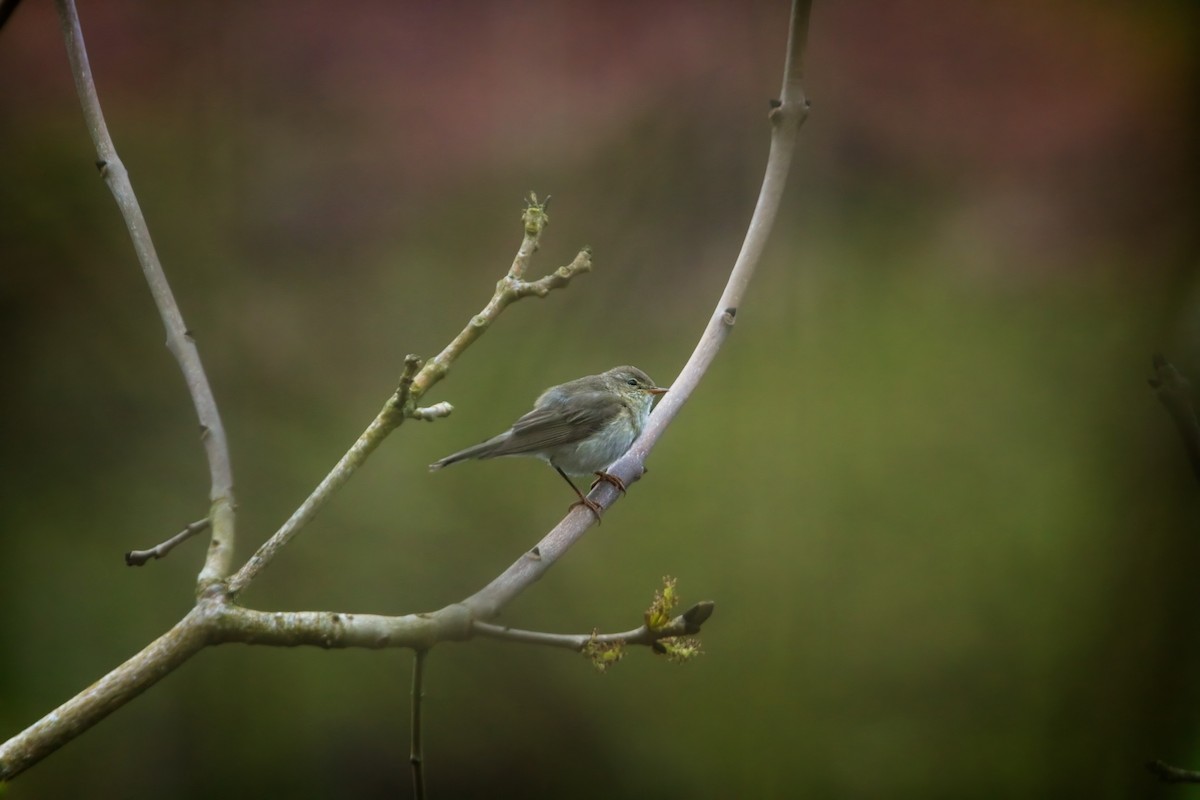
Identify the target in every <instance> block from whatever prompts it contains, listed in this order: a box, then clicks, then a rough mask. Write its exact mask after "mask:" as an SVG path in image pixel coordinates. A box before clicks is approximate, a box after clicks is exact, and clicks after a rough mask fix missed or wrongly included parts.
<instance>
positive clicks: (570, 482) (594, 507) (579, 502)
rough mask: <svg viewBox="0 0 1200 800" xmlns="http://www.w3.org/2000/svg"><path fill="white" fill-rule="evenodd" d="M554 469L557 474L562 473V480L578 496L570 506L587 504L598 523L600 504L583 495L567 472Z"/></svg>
mask: <svg viewBox="0 0 1200 800" xmlns="http://www.w3.org/2000/svg"><path fill="white" fill-rule="evenodd" d="M551 466H553V465H551ZM554 469H555V471H556V472H557V473H558V474H559V475H562V478H563V480H564V481H566V482H567V485H568V486H570V487H571V489H572V490H573V491H574V492H575V495H576V496H577V497H578V498H579V499H578V500H577V501H575V502H574V503H571V508H574V507H575V506H587V508H588V510H589V511H591V512H592V513H593V514H595V515H596V524H599V523H600V504H599V503H597V502H596V501H594V500H588V499H587V498H586V497H584V496H583V492H581V491H579V487H578V486H576V485H575V481H573V480H571V479H570V478H568V477H567V473H565V472H563V471H562V470H561V469H559V468H558V467H554Z"/></svg>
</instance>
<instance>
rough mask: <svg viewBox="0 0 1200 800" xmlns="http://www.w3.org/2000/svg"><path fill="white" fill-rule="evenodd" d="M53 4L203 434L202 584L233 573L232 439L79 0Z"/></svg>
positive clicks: (107, 178)
mask: <svg viewBox="0 0 1200 800" xmlns="http://www.w3.org/2000/svg"><path fill="white" fill-rule="evenodd" d="M55 5H56V7H57V8H58V16H59V21H60V23H61V26H62V32H63V37H64V39H65V40H66V45H67V57H68V59H69V60H70V62H71V74H72V76H73V77H74V78H75V91H76V92H77V93H78V95H79V101H80V103H81V104H82V106H83V116H84V120H85V121H86V122H87V127H88V133H90V134H91V137H92V143H93V144H94V145H95V147H96V157H97V161H96V166H97V167H98V168H99V169H100V175H101V176H102V177H103V178H104V182H105V183H106V184H108V188H109V191H111V192H112V195H113V198H114V199H116V201H117V207H118V208H120V210H121V217H122V218H123V219H124V220H125V227H126V228H128V229H129V236H130V238H131V239H132V240H133V249H134V251H135V252H136V253H137V258H138V262H139V263H140V264H141V265H142V272H143V274H144V275H145V276H146V283H147V284H148V285H149V286H150V294H151V295H153V297H154V304H155V305H156V306H157V307H158V313H159V316H161V317H162V322H163V327H165V328H166V329H167V349H169V350H170V351H171V354H172V355H173V356H175V360H176V361H178V362H179V368H180V369H181V370H182V371H183V379H184V381H185V382H186V383H187V387H188V393H189V394H190V395H191V398H192V405H194V406H195V408H196V415H197V416H198V417H199V418H200V430H201V437H200V438H201V440H202V441H203V442H204V452H205V455H206V456H207V457H208V472H209V477H210V479H211V481H212V488H211V489H210V490H209V500H210V501H211V502H212V508H211V510H210V519H211V520H212V523H213V525H212V544H211V546H210V547H209V548H208V555H207V558H206V560H205V564H204V568H203V569H202V570H201V571H200V575H199V577H198V579H197V581H198V584H199V586H200V588H201V589H203V588H204V586H206V585H207V584H210V583H211V582H212V581H214V580H217V579H219V578H223V577H224V576H225V575H227V574H229V566H230V563H231V559H232V557H233V543H234V515H233V508H234V500H233V466H232V462H231V461H230V458H229V444H228V442H227V441H226V439H225V426H224V425H222V424H221V415H220V413H218V411H217V401H216V398H215V397H214V396H213V393H212V388H211V387H210V386H209V385H208V376H207V375H206V374H205V372H204V365H203V364H202V363H201V362H200V351H199V350H197V349H196V342H195V340H194V339H193V338H192V334H191V331H189V330H188V327H187V325H185V324H184V321H183V314H182V313H181V312H180V310H179V305H178V304H177V303H176V302H175V295H174V294H173V293H172V292H171V285H170V284H169V283H168V282H167V276H166V273H164V272H163V268H162V264H161V263H159V260H158V253H157V252H156V251H155V249H154V242H153V240H151V238H150V230H149V228H148V227H147V226H146V218H145V217H144V216H143V215H142V208H141V206H140V205H139V204H138V200H137V195H135V194H134V192H133V184H132V183H130V181H129V173H128V172H127V171H126V170H125V165H124V164H123V163H121V159H120V158H118V157H117V149H116V147H115V146H114V145H113V141H112V137H111V136H110V135H109V133H108V125H106V124H105V122H104V112H103V111H101V110H100V98H99V97H98V96H97V94H96V84H95V82H94V81H93V80H92V68H91V65H90V64H89V63H88V56H87V50H86V48H85V47H84V44H83V31H82V30H81V29H80V27H79V15H78V13H76V11H75V3H74V1H73V0H56V2H55Z"/></svg>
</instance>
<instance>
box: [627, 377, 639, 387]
mask: <svg viewBox="0 0 1200 800" xmlns="http://www.w3.org/2000/svg"><path fill="white" fill-rule="evenodd" d="M625 382H626V383H628V384H629V385H630V386H637V385H638V382H637V378H630V379H629V380H627V381H625Z"/></svg>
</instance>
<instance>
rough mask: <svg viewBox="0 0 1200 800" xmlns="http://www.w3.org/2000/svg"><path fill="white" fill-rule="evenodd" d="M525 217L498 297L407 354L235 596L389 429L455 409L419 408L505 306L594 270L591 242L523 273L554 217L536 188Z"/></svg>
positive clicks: (237, 578)
mask: <svg viewBox="0 0 1200 800" xmlns="http://www.w3.org/2000/svg"><path fill="white" fill-rule="evenodd" d="M521 219H522V222H523V223H524V228H525V235H524V237H523V239H522V241H521V245H520V247H519V248H518V249H517V255H516V258H514V260H513V264H512V267H510V268H509V271H508V274H507V275H505V276H504V277H503V278H501V279H500V281H499V283H497V284H496V291H495V293H494V294H493V295H492V299H491V300H489V301H488V303H487V305H486V306H484V308H483V310H482V311H480V312H479V313H478V314H476V315H475V316H473V317H471V320H470V321H469V322H468V323H467V325H466V326H465V327H464V328H463V329H462V331H461V332H459V334H458V335H457V336H455V337H454V339H453V340H452V341H451V342H450V344H448V345H446V347H445V348H444V349H443V350H442V352H441V353H439V354H438V355H437V356H435V357H434V358H432V359H430V360H429V361H428V362H427V363H425V364H424V365H422V363H421V359H419V358H418V357H417V356H414V355H410V356H407V357H406V358H405V361H404V373H403V374H402V375H401V376H400V383H399V386H398V388H397V389H396V392H395V393H394V394H393V395H392V396H391V397H390V398H388V400H387V402H386V403H384V405H383V408H382V409H381V410H380V412H379V414H378V415H376V417H375V419H374V420H372V421H371V424H370V425H368V426H367V429H366V430H365V431H364V432H363V434H362V435H361V436H359V437H358V439H357V441H355V442H354V444H353V446H351V448H350V449H349V450H348V451H347V452H346V454H345V455H344V456H342V458H341V460H339V461H338V463H337V464H336V465H335V466H334V468H333V469H332V470H330V471H329V474H328V475H326V476H325V478H324V479H323V480H322V481H321V482H320V483H319V484H318V485H317V488H316V489H314V490H313V492H312V494H310V495H309V496H308V498H307V499H305V501H304V502H303V503H301V504H300V507H299V508H297V509H296V510H295V511H294V512H293V513H292V515H291V516H290V517H289V518H288V519H287V521H286V522H284V523H283V525H282V526H280V528H279V530H277V531H276V532H275V533H274V534H272V536H271V538H270V539H268V540H267V541H266V542H264V543H263V545H262V546H261V547H259V548H258V551H257V552H256V553H255V554H254V555H253V556H251V557H250V560H249V561H247V562H246V563H245V565H244V566H242V568H241V569H240V570H238V571H237V573H235V574H234V575H233V577H231V578H230V579H229V583H228V587H227V588H228V592H229V595H230V597H237V595H238V594H239V593H241V592H242V591H243V590H244V589H245V588H246V587H247V586H249V585H250V583H251V582H252V581H253V580H254V579H255V577H257V576H258V574H259V573H260V572H262V571H263V570H264V569H265V568H266V567H267V565H268V564H270V563H271V561H272V560H273V559H274V558H275V556H276V555H278V554H279V551H280V550H282V549H283V547H284V546H286V545H287V543H288V542H290V541H291V540H292V539H293V538H294V537H295V536H296V534H298V533H299V532H300V530H301V529H302V528H303V527H304V526H305V525H307V524H308V522H309V521H310V520H312V518H313V517H315V516H316V515H317V512H318V511H320V510H321V508H322V507H323V506H324V505H325V503H327V502H328V501H329V499H330V498H331V497H333V494H334V493H335V492H336V491H337V490H338V489H339V488H341V486H342V485H343V484H344V483H345V482H346V481H348V480H349V479H350V476H351V475H353V474H354V473H355V472H356V471H357V470H358V468H359V467H361V466H362V465H363V464H364V463H365V462H366V460H367V457H368V456H370V455H371V453H373V452H374V451H375V448H377V447H378V446H379V445H380V444H381V443H382V442H383V440H384V439H385V438H387V436H388V434H390V433H391V432H392V431H394V430H395V429H396V428H398V427H400V425H402V424H403V423H404V420H406V419H409V418H412V419H420V420H427V421H428V420H433V419H436V418H438V417H444V416H446V415H447V414H449V413H450V412H451V410H453V409H452V406H451V405H450V404H449V403H436V404H434V405H433V406H430V407H428V408H420V407H417V405H416V401H417V399H418V398H419V397H420V396H421V395H422V394H424V393H425V392H427V391H428V390H429V389H430V388H431V387H432V386H433V385H434V384H436V383H437V382H438V381H440V380H441V379H442V378H443V377H445V376H446V373H447V372H449V371H450V365H451V364H453V363H454V361H455V360H456V359H457V358H458V357H459V356H460V355H462V353H463V351H464V350H466V349H467V348H468V347H470V346H471V344H473V343H474V342H475V341H476V340H477V339H478V338H479V337H480V336H482V335H483V334H484V333H485V332H486V331H487V330H488V328H490V327H491V325H492V323H493V322H495V321H496V318H497V317H499V316H500V313H501V312H502V311H504V309H506V308H508V307H509V306H510V305H512V304H513V303H515V302H516V301H518V300H520V299H521V298H523V297H530V296H536V297H545V296H546V295H547V294H549V293H550V291H551V290H553V289H559V288H563V287H565V286H567V284H569V283H570V282H571V279H572V278H574V277H575V276H576V275H578V274H580V273H582V272H588V271H590V270H591V268H592V258H591V251H590V250H588V249H587V248H586V247H585V248H583V249H582V250H580V251H579V253H578V254H577V255H576V256H575V258H574V259H573V260H572V261H571V263H570V264H567V265H566V266H563V267H559V268H558V269H557V270H555V271H554V272H552V273H550V274H549V275H547V276H545V277H544V278H541V279H539V280H536V281H526V280H525V279H524V278H523V277H522V276H523V275H524V274H525V270H526V269H527V268H528V267H529V263H530V260H531V259H532V257H533V254H534V253H535V252H536V251H537V249H538V243H539V240H540V238H541V235H542V231H543V230H545V227H546V224H547V223H548V222H549V221H550V218H549V217H548V216H546V206H545V203H541V204H539V203H538V201H537V196H536V195H534V194H532V193H531V194H530V196H529V204H528V205H527V206H526V208H525V213H524V214H523V215H522V217H521Z"/></svg>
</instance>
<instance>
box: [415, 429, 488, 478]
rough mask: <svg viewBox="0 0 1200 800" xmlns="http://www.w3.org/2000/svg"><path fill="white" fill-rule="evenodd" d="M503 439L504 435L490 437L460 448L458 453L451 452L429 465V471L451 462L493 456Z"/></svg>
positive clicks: (455, 462)
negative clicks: (484, 440) (464, 448)
mask: <svg viewBox="0 0 1200 800" xmlns="http://www.w3.org/2000/svg"><path fill="white" fill-rule="evenodd" d="M502 441H503V436H496V437H494V438H491V439H488V440H487V441H486V442H480V443H479V444H477V445H474V446H472V447H468V448H467V449H466V450H459V451H458V452H457V453H451V454H450V455H448V456H446V457H445V458H442V459H438V460H437V461H435V462H433V463H432V464H430V465H429V471H430V472H433V471H434V470H439V469H441V468H442V467H448V466H450V465H451V464H457V463H458V462H459V461H467V460H468V459H472V458H491V457H492V456H494V455H496V446H497V445H498V444H500V442H502Z"/></svg>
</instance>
